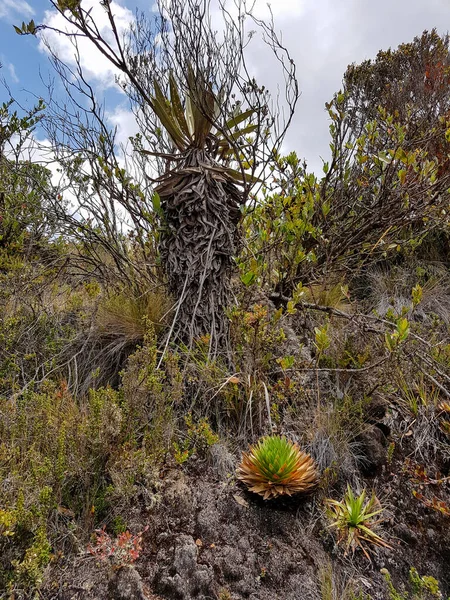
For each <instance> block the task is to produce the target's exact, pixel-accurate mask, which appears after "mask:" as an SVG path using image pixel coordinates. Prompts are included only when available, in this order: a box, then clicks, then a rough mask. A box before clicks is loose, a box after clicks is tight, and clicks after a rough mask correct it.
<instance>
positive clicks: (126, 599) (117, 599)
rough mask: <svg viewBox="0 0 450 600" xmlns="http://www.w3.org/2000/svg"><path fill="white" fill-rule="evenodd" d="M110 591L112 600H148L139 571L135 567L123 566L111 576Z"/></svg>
mask: <svg viewBox="0 0 450 600" xmlns="http://www.w3.org/2000/svg"><path fill="white" fill-rule="evenodd" d="M108 591H109V593H110V598H111V600H146V597H145V595H144V590H143V588H142V580H141V577H140V575H139V573H138V572H137V571H136V569H135V568H133V567H122V568H121V569H119V570H118V571H117V572H116V574H115V575H114V577H112V578H111V580H110V582H109V585H108Z"/></svg>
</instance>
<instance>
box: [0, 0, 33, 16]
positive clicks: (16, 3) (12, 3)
mask: <svg viewBox="0 0 450 600" xmlns="http://www.w3.org/2000/svg"><path fill="white" fill-rule="evenodd" d="M33 15H34V10H33V9H32V8H31V6H30V5H29V4H28V2H25V0H1V1H0V19H11V18H19V17H22V18H24V19H27V18H29V17H32V16H33Z"/></svg>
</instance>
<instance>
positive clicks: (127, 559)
mask: <svg viewBox="0 0 450 600" xmlns="http://www.w3.org/2000/svg"><path fill="white" fill-rule="evenodd" d="M147 529H148V526H147V527H145V529H144V530H143V531H140V532H139V533H137V534H136V535H133V534H132V533H131V532H130V531H125V532H124V533H121V534H119V535H118V536H117V537H116V538H115V539H113V538H112V537H111V536H110V535H109V533H107V532H106V530H105V527H102V529H96V530H95V532H94V535H95V543H94V544H93V545H92V544H89V546H88V548H87V549H88V552H90V553H91V554H92V555H93V556H96V557H97V558H100V559H101V560H111V562H112V563H113V565H114V567H116V568H120V567H126V566H129V565H132V564H133V563H134V562H135V561H136V560H137V559H138V558H139V555H140V553H141V550H142V536H143V534H144V533H145V532H146V531H147Z"/></svg>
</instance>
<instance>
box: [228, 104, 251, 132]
mask: <svg viewBox="0 0 450 600" xmlns="http://www.w3.org/2000/svg"><path fill="white" fill-rule="evenodd" d="M255 113H256V109H255V108H250V109H249V110H246V111H245V112H242V113H240V114H239V115H237V116H235V117H232V118H231V119H230V120H229V121H227V123H226V125H227V127H228V128H229V129H231V128H232V127H236V126H237V125H239V123H242V121H245V120H246V119H248V118H250V117H251V116H252V115H254V114H255Z"/></svg>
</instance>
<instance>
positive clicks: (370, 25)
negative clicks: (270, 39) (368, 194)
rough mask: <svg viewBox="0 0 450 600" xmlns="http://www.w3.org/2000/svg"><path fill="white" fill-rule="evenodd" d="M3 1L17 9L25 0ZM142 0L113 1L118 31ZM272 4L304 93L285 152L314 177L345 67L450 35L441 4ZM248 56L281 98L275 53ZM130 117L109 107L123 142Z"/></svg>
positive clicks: (260, 5)
mask: <svg viewBox="0 0 450 600" xmlns="http://www.w3.org/2000/svg"><path fill="white" fill-rule="evenodd" d="M2 2H3V5H6V3H7V4H8V5H9V6H15V7H16V6H18V5H19V4H20V3H21V2H23V0H0V3H2ZM83 3H84V4H83V6H84V7H85V8H86V9H89V8H90V7H92V16H93V18H94V20H95V21H96V22H97V23H98V26H99V29H100V31H101V32H102V34H104V35H105V36H107V37H108V36H109V35H110V30H109V26H108V21H107V17H106V14H105V12H104V10H103V9H102V8H101V7H100V6H99V1H98V0H83ZM137 3H140V4H141V5H142V7H144V4H145V9H146V10H148V11H149V13H150V10H151V9H152V6H151V3H148V2H147V1H145V2H144V0H126V2H125V0H122V4H119V3H118V0H113V2H112V3H111V5H112V6H113V11H114V13H115V15H116V21H117V24H118V28H119V31H120V33H121V34H122V33H123V32H125V31H126V29H127V28H128V25H129V23H130V22H131V21H132V20H133V13H132V12H131V10H130V9H133V8H134V6H135V5H136V4H137ZM217 5H218V0H212V8H213V26H214V27H215V26H216V24H217V26H218V27H219V25H220V19H219V15H218V14H217ZM227 6H228V8H229V9H230V11H232V10H233V1H232V0H228V2H227ZM271 7H272V12H273V16H274V21H275V28H276V30H277V32H281V34H282V41H283V43H284V44H285V46H286V47H287V48H288V49H289V51H290V53H291V56H292V58H293V59H294V61H295V63H296V65H297V75H298V79H299V86H300V91H301V97H300V101H299V103H298V105H297V110H296V114H295V117H294V120H293V122H292V125H291V128H290V130H289V132H288V134H287V136H286V140H285V147H284V150H285V151H291V150H296V151H297V152H298V154H299V156H301V157H306V159H307V161H308V164H309V166H310V168H311V169H313V170H315V171H316V172H320V170H321V160H320V156H322V157H323V158H325V159H326V158H327V156H328V153H329V148H328V144H329V134H328V125H329V120H328V115H327V113H326V111H325V109H324V104H325V102H327V101H329V100H330V99H331V98H332V96H333V94H334V93H335V92H336V91H337V90H338V89H339V88H340V87H341V81H342V76H343V74H344V72H345V69H346V67H347V65H348V64H350V63H352V62H356V63H359V62H361V61H362V60H364V59H366V58H373V57H374V56H375V55H376V53H377V51H378V50H380V49H387V48H389V47H394V48H395V47H396V46H398V45H399V44H400V43H402V42H407V41H410V40H412V38H413V37H414V36H415V35H420V34H421V32H422V31H423V30H424V29H425V28H427V29H431V28H433V27H438V29H439V31H440V32H442V33H443V32H445V31H447V30H450V10H449V8H448V3H446V2H443V1H442V0H427V2H424V1H423V0H395V2H392V0H378V1H377V2H373V0H341V2H336V1H335V0H315V1H314V2H313V1H307V0H272V2H271ZM1 10H2V9H0V11H1ZM255 10H256V12H255V15H256V16H257V17H258V18H266V19H267V17H268V14H269V13H268V9H267V0H256V5H255ZM0 14H1V12H0ZM45 20H46V23H47V24H49V25H51V26H54V27H60V28H61V27H65V24H64V20H63V18H62V17H61V16H58V15H56V13H55V12H47V13H46V16H45ZM250 28H251V27H250ZM47 39H48V40H49V42H50V43H51V45H52V47H53V48H54V49H55V51H57V53H58V55H59V56H60V57H61V59H62V60H65V61H68V62H69V63H71V64H73V62H74V49H73V46H72V45H71V43H70V41H69V40H68V39H67V38H65V37H63V36H58V35H56V34H52V33H50V32H48V33H47ZM108 39H111V38H109V37H108ZM41 47H42V46H41ZM80 53H81V62H82V66H83V68H84V71H85V74H86V76H87V77H88V79H89V80H90V81H91V82H93V83H94V84H96V86H97V89H98V88H101V87H103V88H107V87H111V86H113V85H114V78H115V75H116V74H117V73H116V71H115V70H114V68H113V67H112V66H111V64H110V63H109V62H108V60H107V59H106V58H104V57H103V56H101V55H100V53H99V52H98V51H96V50H95V49H94V48H93V47H92V45H91V44H90V43H89V42H87V41H85V40H84V41H83V40H80ZM247 57H248V62H249V66H250V68H251V70H252V71H253V72H254V74H255V76H256V77H257V80H258V81H259V83H260V84H262V85H265V86H266V87H268V88H269V89H270V90H272V92H273V95H276V93H277V87H278V86H279V87H280V88H281V86H282V84H283V79H282V76H281V71H280V69H279V65H278V64H277V62H276V61H275V60H274V59H273V58H270V51H269V50H268V49H267V48H263V45H262V43H261V41H260V40H258V39H257V38H256V39H255V40H254V41H252V43H251V44H250V45H249V47H248V54H247ZM121 102H122V101H121ZM130 115H131V113H129V111H127V110H124V109H121V108H117V109H116V110H114V109H113V108H112V109H111V110H110V112H109V113H108V117H109V119H110V121H111V122H112V123H114V124H116V125H118V127H119V139H120V141H124V140H126V138H127V137H128V135H129V132H131V133H134V131H135V130H134V127H135V123H134V119H133V118H132V117H131V116H130Z"/></svg>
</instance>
